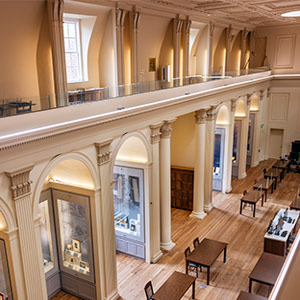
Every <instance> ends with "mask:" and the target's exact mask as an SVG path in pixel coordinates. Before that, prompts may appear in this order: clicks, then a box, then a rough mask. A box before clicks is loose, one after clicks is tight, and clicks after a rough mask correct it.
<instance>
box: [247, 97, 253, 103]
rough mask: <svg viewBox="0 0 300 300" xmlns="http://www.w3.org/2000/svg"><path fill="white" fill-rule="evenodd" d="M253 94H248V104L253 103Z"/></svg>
mask: <svg viewBox="0 0 300 300" xmlns="http://www.w3.org/2000/svg"><path fill="white" fill-rule="evenodd" d="M252 96H253V94H247V106H250V105H251V101H252Z"/></svg>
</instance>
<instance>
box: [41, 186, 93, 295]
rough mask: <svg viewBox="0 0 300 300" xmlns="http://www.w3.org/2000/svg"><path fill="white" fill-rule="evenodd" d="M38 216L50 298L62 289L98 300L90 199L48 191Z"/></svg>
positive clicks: (63, 192)
mask: <svg viewBox="0 0 300 300" xmlns="http://www.w3.org/2000/svg"><path fill="white" fill-rule="evenodd" d="M39 214H40V234H41V245H42V254H43V265H44V270H45V277H46V283H47V292H48V297H51V295H53V294H54V293H56V292H57V291H58V290H60V289H62V290H65V291H66V292H69V293H71V294H73V295H76V296H79V297H80V298H83V299H90V300H93V299H96V287H95V278H94V262H93V250H92V231H91V217H90V198H89V197H88V196H85V195H78V194H75V193H70V192H66V191H61V190H56V189H49V190H46V191H44V192H42V194H41V198H40V204H39Z"/></svg>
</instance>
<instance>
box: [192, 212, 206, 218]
mask: <svg viewBox="0 0 300 300" xmlns="http://www.w3.org/2000/svg"><path fill="white" fill-rule="evenodd" d="M206 216H207V215H206V213H205V212H204V211H200V212H196V211H193V212H192V213H191V214H190V217H191V218H197V219H204V218H205V217H206Z"/></svg>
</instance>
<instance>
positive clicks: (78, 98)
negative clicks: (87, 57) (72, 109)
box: [0, 67, 269, 117]
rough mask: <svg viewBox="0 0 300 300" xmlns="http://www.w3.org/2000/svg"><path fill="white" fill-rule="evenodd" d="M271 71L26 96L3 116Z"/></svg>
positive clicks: (0, 108)
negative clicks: (61, 93)
mask: <svg viewBox="0 0 300 300" xmlns="http://www.w3.org/2000/svg"><path fill="white" fill-rule="evenodd" d="M268 70H269V68H267V67H264V68H258V69H248V70H240V71H230V72H225V73H220V74H211V75H193V76H187V77H178V78H173V79H171V80H169V81H168V80H157V81H147V82H139V83H132V84H124V85H118V86H112V87H102V88H92V89H81V90H75V91H68V92H67V93H65V94H63V95H54V94H53V95H47V96H43V97H24V98H23V97H22V98H20V97H19V98H12V99H2V100H0V117H9V116H14V115H19V114H24V113H30V112H35V111H41V110H47V109H54V108H58V107H64V106H69V105H78V104H82V103H87V102H95V101H102V100H108V99H114V98H118V97H122V96H130V95H136V94H142V93H148V92H153V91H158V90H163V89H170V88H176V87H181V86H186V85H192V84H199V83H205V82H209V81H213V80H220V79H227V78H232V77H239V76H243V75H249V74H255V73H260V72H265V71H268Z"/></svg>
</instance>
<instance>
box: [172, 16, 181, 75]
mask: <svg viewBox="0 0 300 300" xmlns="http://www.w3.org/2000/svg"><path fill="white" fill-rule="evenodd" d="M182 24H183V21H182V20H180V19H179V16H177V17H176V19H173V50H174V58H173V77H174V78H177V77H179V76H180V48H181V31H182Z"/></svg>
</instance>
